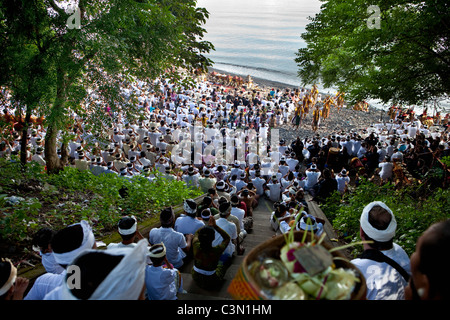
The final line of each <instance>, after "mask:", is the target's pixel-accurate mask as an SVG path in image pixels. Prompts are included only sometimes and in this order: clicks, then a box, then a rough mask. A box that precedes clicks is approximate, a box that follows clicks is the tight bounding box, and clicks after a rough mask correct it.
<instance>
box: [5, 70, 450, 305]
mask: <svg viewBox="0 0 450 320" xmlns="http://www.w3.org/2000/svg"><path fill="white" fill-rule="evenodd" d="M122 94H124V95H125V96H126V97H130V96H136V97H137V99H138V100H137V101H138V105H137V107H138V108H139V109H140V110H141V111H142V114H143V117H141V118H140V120H139V121H128V120H127V118H126V116H125V112H123V111H121V110H118V111H117V112H111V110H107V109H105V112H107V113H108V115H109V116H110V117H111V118H112V121H111V123H112V124H111V125H106V124H105V130H104V132H106V133H107V138H108V139H109V143H106V144H105V143H104V142H103V141H96V140H95V135H94V134H93V133H92V132H90V131H89V129H88V127H87V126H85V124H84V123H83V122H82V121H80V120H79V119H78V120H77V116H76V115H74V126H73V130H74V133H75V137H74V139H73V140H72V141H70V142H69V143H68V148H69V155H70V157H69V161H68V163H67V165H68V166H72V167H74V168H77V169H79V170H90V171H91V172H92V173H93V174H94V175H100V174H116V175H120V176H122V177H124V178H125V179H133V176H136V175H144V176H146V177H148V179H150V180H152V179H154V178H155V176H156V175H163V176H165V177H166V178H167V179H176V180H181V181H184V182H185V183H186V186H187V187H194V188H200V189H201V190H202V191H203V192H204V193H205V194H206V196H205V197H204V198H203V200H202V201H201V203H196V202H195V201H193V200H192V199H186V200H185V201H184V203H183V209H184V213H183V214H182V215H181V216H179V217H176V216H175V214H174V211H173V209H172V208H166V209H164V210H162V211H161V213H160V222H161V227H159V228H154V229H152V230H151V231H150V233H149V234H148V236H143V235H141V234H140V233H139V231H138V228H137V220H136V219H135V218H134V217H131V216H129V217H128V216H127V217H124V218H122V219H121V220H120V221H119V222H118V232H119V234H120V235H121V236H122V242H120V243H115V244H110V245H108V248H107V249H106V250H97V249H96V241H95V238H94V236H93V233H92V229H91V227H90V226H89V224H88V223H87V222H86V221H81V222H80V223H77V224H74V225H70V226H68V227H66V228H64V229H62V230H59V231H57V232H56V231H53V230H49V229H44V230H41V231H40V232H39V233H38V234H37V235H36V238H35V242H34V244H35V246H36V248H37V250H38V251H39V252H40V255H41V256H42V262H43V265H44V267H45V268H46V270H47V273H46V274H44V275H42V276H40V277H39V278H37V280H36V281H35V283H34V284H33V286H32V287H31V288H30V290H29V291H28V293H27V294H26V296H25V297H24V299H29V300H44V299H45V300H66V299H149V300H161V299H168V300H170V299H177V294H178V293H180V292H183V290H184V289H183V281H182V278H181V276H180V272H179V270H178V269H179V268H181V267H182V266H183V265H184V264H185V262H186V261H187V259H193V261H194V267H193V270H192V277H193V279H194V281H195V282H196V283H197V284H198V285H199V286H201V287H203V288H206V289H214V288H216V287H217V285H220V282H221V281H222V280H223V277H224V274H225V272H226V270H227V268H228V266H229V265H230V261H231V259H233V257H234V256H235V255H243V254H244V252H245V246H244V244H245V238H246V236H247V234H248V232H250V231H251V230H252V226H253V210H254V209H255V208H256V207H257V206H258V200H259V199H260V198H261V197H264V198H265V199H267V200H269V201H270V202H271V203H273V213H272V215H271V217H270V220H269V221H268V224H270V226H271V227H272V228H273V229H274V230H275V231H278V232H281V233H285V232H287V231H288V230H290V228H293V227H295V228H298V229H302V230H309V229H313V230H315V232H316V233H317V234H320V233H321V232H323V221H321V220H320V219H319V218H317V217H314V216H312V215H310V214H309V212H308V203H307V201H306V200H305V194H309V195H311V197H312V199H313V200H314V201H316V202H318V203H322V202H324V201H326V199H327V198H328V197H329V196H330V195H332V194H333V193H334V192H336V191H337V192H339V193H340V194H344V193H346V192H348V188H349V186H350V184H351V183H356V184H357V183H358V179H359V178H361V177H362V176H366V177H368V178H373V177H376V176H378V177H379V181H380V183H385V182H387V181H392V182H396V181H397V182H398V181H401V182H402V183H403V182H404V181H408V179H412V178H415V179H423V177H424V176H425V174H426V172H427V171H428V170H429V169H430V168H432V167H433V166H434V165H435V162H436V161H440V159H441V158H442V157H444V156H447V155H449V152H450V151H449V141H448V134H449V131H448V130H447V128H448V127H447V126H448V124H446V126H441V127H433V128H430V127H428V126H427V125H424V124H423V123H422V122H421V121H420V120H419V119H416V118H414V117H413V118H410V119H401V118H400V117H397V116H396V115H395V114H393V116H392V118H391V119H390V120H389V121H388V122H381V121H380V122H379V123H374V124H373V125H371V126H370V127H367V128H361V129H359V130H349V131H348V132H346V131H345V130H340V131H338V132H335V133H333V134H330V135H326V136H320V135H319V134H316V135H314V136H313V137H309V138H308V137H297V138H296V139H294V140H293V141H284V140H283V139H279V137H278V135H277V132H276V129H277V127H279V126H282V125H285V126H289V127H298V126H299V125H301V120H302V119H304V115H302V116H301V117H300V116H299V114H300V112H305V110H304V108H303V109H302V107H301V106H302V103H301V101H302V100H303V98H304V97H310V96H311V95H314V96H315V97H316V98H317V96H318V95H320V94H318V93H316V92H315V91H314V90H312V91H310V92H309V91H308V90H306V91H305V90H295V89H294V90H291V89H285V90H281V89H278V90H267V91H263V90H245V89H242V88H227V87H224V86H219V85H217V84H214V83H211V82H209V81H207V80H203V81H197V84H196V86H194V87H192V88H183V87H181V88H180V87H177V86H175V85H174V84H172V83H170V81H168V80H166V79H164V78H158V79H156V80H154V81H149V82H143V81H138V82H136V83H133V84H127V85H124V88H123V92H122ZM318 106H319V105H317V106H311V110H312V111H313V110H319V107H318ZM320 106H322V107H321V108H322V111H323V104H321V105H320ZM330 107H331V105H328V107H327V108H330ZM340 107H342V106H340ZM300 109H301V111H299V110H300ZM312 111H311V112H312ZM329 111H330V110H328V111H327V112H329ZM330 112H333V110H332V109H331V111H330ZM4 114H5V115H7V114H14V106H13V105H6V106H4ZM312 119H313V123H312V125H313V126H318V125H319V122H318V121H316V120H317V119H316V116H314V115H313V117H312ZM314 119H316V120H314ZM303 125H305V124H303ZM13 128H14V127H13ZM45 134H46V132H45V128H44V127H43V126H42V125H41V124H39V123H36V124H35V125H34V126H32V127H31V128H30V130H29V136H28V137H27V143H28V144H27V153H28V154H27V159H28V160H29V161H36V162H38V163H39V164H41V165H43V166H45V164H46V162H45V157H44V156H43V150H44V140H45V139H44V138H45ZM4 136H5V137H6V139H5V140H4V141H2V143H1V146H0V154H1V156H3V157H11V156H12V155H14V154H18V153H19V152H20V133H19V132H18V131H16V130H14V129H13V130H11V131H9V132H8V134H7V135H4ZM59 146H62V144H61V141H60V144H59ZM58 154H61V150H58ZM351 178H354V179H355V180H351ZM374 206H375V207H376V208H377V209H378V211H380V212H381V213H374V218H373V219H372V218H367V219H368V221H370V223H369V225H371V226H373V227H370V226H369V228H367V225H368V223H367V222H365V223H363V222H361V223H362V227H361V228H362V230H364V232H365V234H363V233H362V238H363V237H364V238H367V239H368V238H371V239H374V240H376V241H379V242H385V241H387V240H388V241H391V242H392V238H391V239H387V236H381V237H379V239H378V238H377V236H379V235H380V234H381V233H384V231H380V230H390V225H389V224H390V223H392V221H394V220H395V218H394V216H393V214H392V212H391V211H390V210H389V208H385V206H384V205H383V204H378V205H372V207H371V208H369V209H367V210H366V209H364V214H365V215H366V216H367V214H368V212H369V211H370V212H371V210H372V209H373V207H374ZM379 207H380V208H382V210H379ZM386 212H387V213H388V214H386ZM297 214H300V215H301V219H297V220H298V224H297V225H295V226H294V225H293V224H292V221H296V215H297ZM378 218H379V219H381V220H380V221H381V222H380V224H382V225H383V226H381V227H380V226H378V227H377V222H373V221H376V220H377V219H378ZM383 228H385V229H383ZM392 228H394V229H395V226H393V227H392ZM366 229H369V230H371V231H373V232H372V233H371V231H367V230H366ZM373 229H376V230H378V231H374V230H373ZM432 229H433V230H435V231H436V230H438V231H439V232H440V233H439V235H441V234H442V235H445V237H446V238H445V237H444V238H445V240H439V241H437V240H436V237H437V235H436V233H435V232H434V233H432V234H431V232H428V231H427V232H426V233H425V234H424V236H423V237H422V238H421V239H419V242H418V247H417V250H418V251H419V250H420V253H417V255H416V254H415V256H414V257H415V258H414V261H413V259H411V268H410V269H409V268H408V266H409V258H408V257H406V258H405V256H404V254H402V253H399V252H400V251H401V250H400V249H399V248H397V247H396V246H394V245H393V244H392V243H391V244H390V245H389V244H388V245H387V247H383V246H382V247H381V248H384V249H385V250H393V252H395V254H392V255H391V258H393V259H394V260H395V256H396V254H398V255H399V256H401V259H402V261H401V262H402V264H403V265H404V267H405V268H406V269H407V273H408V274H410V275H411V274H412V279H414V284H415V285H419V283H420V284H421V285H422V284H423V283H424V280H423V278H422V277H421V275H422V274H425V275H426V277H428V280H427V282H426V285H427V286H425V284H424V285H423V286H421V287H420V289H422V291H420V290H418V289H417V290H416V289H414V288H412V287H411V285H412V281H410V280H409V279H408V280H404V282H401V281H400V282H398V283H400V285H401V286H402V288H403V289H402V290H400V291H401V292H400V293H398V292H397V293H393V292H394V291H395V290H394V289H392V290H391V291H392V292H391V291H389V294H385V295H381V296H377V293H374V294H371V293H369V294H368V298H371V299H383V298H386V299H388V298H389V299H390V298H395V299H403V298H404V297H409V296H411V295H410V294H411V292H412V293H413V294H414V295H415V296H417V295H418V296H420V297H421V298H425V297H426V298H436V297H443V296H445V295H446V297H447V298H448V293H446V292H445V291H443V289H442V287H441V286H438V285H437V284H436V280H434V279H432V275H431V273H433V272H434V271H435V269H434V268H435V267H433V266H432V265H431V263H428V262H426V261H424V259H425V258H424V257H427V258H426V259H430V260H429V261H432V259H435V256H434V254H435V252H434V251H433V250H437V249H435V247H438V246H441V245H442V241H447V242H448V229H449V227H448V221H447V222H446V223H445V224H444V223H443V224H439V225H437V226H433V227H432ZM445 232H447V233H445ZM390 235H392V233H391V234H390ZM430 238H431V239H430ZM386 239H387V240H386ZM425 243H426V244H425ZM384 249H380V250H384ZM424 251H426V252H425V253H424ZM430 255H431V256H430ZM419 257H420V258H419ZM366 259H369V258H366ZM354 263H355V264H356V265H357V266H359V267H361V268H362V269H363V270H365V271H363V272H366V271H367V272H368V273H370V268H368V265H367V263H365V264H363V263H361V264H359V260H354ZM377 263H384V262H377ZM425 264H426V265H427V267H422V266H423V265H425ZM73 266H76V267H77V268H71V267H73ZM385 269H387V266H386V265H383V266H382V267H381V268H380V270H385ZM14 270H15V268H14V266H13V265H12V264H11V263H10V261H8V260H3V261H2V263H1V277H2V278H1V279H0V286H1V290H2V291H1V293H2V297H3V298H16V299H18V298H19V299H20V298H21V297H23V295H24V293H25V288H26V284H27V282H26V280H19V279H20V278H17V279H16V275H15V271H14ZM130 270H132V271H133V272H130ZM391 271H392V270H389V272H391ZM77 272H80V274H81V286H77V285H79V284H80V283H79V282H77V281H78V280H77V279H76V275H77ZM383 272H384V271H383ZM415 272H416V273H415ZM366 276H368V277H369V274H366ZM13 279H14V280H13ZM394 282H395V281H394ZM408 283H409V285H408ZM377 285H378V284H374V285H373V286H371V288H372V287H373V288H376V287H377ZM390 285H391V284H390ZM393 286H394V285H393ZM368 287H369V286H368ZM409 287H411V288H410V289H408V288H409ZM80 288H81V289H80ZM405 288H407V289H406V292H405ZM408 295H409V296H408Z"/></svg>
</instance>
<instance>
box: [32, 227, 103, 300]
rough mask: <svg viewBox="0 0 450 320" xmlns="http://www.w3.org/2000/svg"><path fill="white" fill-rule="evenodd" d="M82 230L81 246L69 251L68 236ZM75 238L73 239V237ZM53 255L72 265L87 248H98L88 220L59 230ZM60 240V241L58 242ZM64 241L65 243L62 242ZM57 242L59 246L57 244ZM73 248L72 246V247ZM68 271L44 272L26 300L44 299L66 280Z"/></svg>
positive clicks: (65, 263) (60, 263)
mask: <svg viewBox="0 0 450 320" xmlns="http://www.w3.org/2000/svg"><path fill="white" fill-rule="evenodd" d="M75 229H79V230H80V233H79V235H80V243H81V244H80V246H79V247H78V248H76V249H73V250H70V251H68V249H67V246H66V243H65V242H66V240H69V239H67V236H68V235H69V234H73V232H72V231H73V230H75ZM72 240H73V239H72ZM52 242H53V243H52V248H53V256H54V258H55V261H56V263H58V264H59V265H61V266H63V267H65V266H68V265H70V264H71V263H72V262H73V260H74V259H75V258H76V257H77V256H78V255H79V254H81V253H82V252H83V251H85V250H89V249H92V248H96V243H95V237H94V233H93V232H92V228H91V226H90V225H89V224H88V222H87V221H84V220H82V221H81V222H80V223H76V224H73V225H70V226H68V227H66V228H64V229H62V230H60V231H58V232H57V233H56V234H55V236H54V238H53V240H52ZM57 242H58V243H57ZM60 242H63V243H60ZM56 243H57V246H56ZM71 249H72V248H71ZM66 273H67V271H66V270H64V271H63V272H61V273H58V274H55V273H44V274H43V275H41V276H39V277H38V278H37V279H36V281H35V282H34V284H33V286H32V287H31V289H30V291H29V292H28V294H27V295H26V296H25V298H24V300H44V299H46V296H47V294H50V292H51V291H53V290H54V289H57V288H58V287H60V286H61V285H62V284H63V283H64V282H65V281H64V279H65V277H66Z"/></svg>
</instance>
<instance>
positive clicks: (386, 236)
mask: <svg viewBox="0 0 450 320" xmlns="http://www.w3.org/2000/svg"><path fill="white" fill-rule="evenodd" d="M375 206H380V207H382V208H383V209H385V210H386V211H387V212H389V213H390V215H391V222H390V223H389V226H388V227H387V228H386V229H385V230H378V229H376V228H374V227H373V226H372V225H371V224H370V222H369V212H370V210H372V208H373V207H375ZM360 224H361V228H362V229H363V231H364V232H365V233H366V234H367V235H368V236H369V237H370V238H372V239H373V240H375V241H381V242H385V241H389V240H391V239H392V238H394V236H395V230H396V229H397V221H396V220H395V216H394V214H393V213H392V210H391V209H389V207H388V206H387V205H385V204H384V203H383V202H381V201H373V202H371V203H369V204H368V205H367V206H366V207H365V208H364V210H363V212H362V214H361V218H360Z"/></svg>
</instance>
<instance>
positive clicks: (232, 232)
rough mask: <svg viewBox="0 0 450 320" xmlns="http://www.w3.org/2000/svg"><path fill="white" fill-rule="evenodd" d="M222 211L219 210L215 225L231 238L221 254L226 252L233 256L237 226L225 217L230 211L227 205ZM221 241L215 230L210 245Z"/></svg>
mask: <svg viewBox="0 0 450 320" xmlns="http://www.w3.org/2000/svg"><path fill="white" fill-rule="evenodd" d="M223 207H225V206H223ZM219 208H220V207H219ZM223 211H224V212H220V214H219V218H218V219H217V220H216V225H217V226H219V227H220V228H221V229H223V230H224V231H225V232H226V233H228V234H229V236H230V238H231V241H230V243H229V244H228V246H227V248H226V249H225V251H224V252H223V254H226V255H227V256H229V257H231V256H233V253H234V252H235V250H236V245H235V243H236V241H237V237H238V234H237V228H236V225H235V224H234V223H233V222H230V221H228V220H227V217H228V216H229V215H230V213H231V210H230V209H229V207H228V208H227V209H226V210H223ZM222 241H223V238H222V236H221V235H220V234H219V233H218V232H217V231H216V233H215V238H214V241H213V243H212V246H213V247H215V246H217V245H219V244H221V243H222Z"/></svg>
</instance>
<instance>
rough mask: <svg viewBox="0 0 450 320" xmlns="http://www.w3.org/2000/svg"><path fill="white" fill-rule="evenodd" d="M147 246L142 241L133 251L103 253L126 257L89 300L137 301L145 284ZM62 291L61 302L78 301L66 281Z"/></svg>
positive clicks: (125, 249) (121, 250)
mask: <svg viewBox="0 0 450 320" xmlns="http://www.w3.org/2000/svg"><path fill="white" fill-rule="evenodd" d="M147 246H148V241H147V239H142V240H140V241H139V242H138V243H137V245H136V246H135V247H134V248H133V249H131V250H130V249H129V248H121V249H119V248H118V249H114V250H105V251H102V252H104V253H106V254H110V255H123V256H124V257H123V259H122V260H121V261H120V262H119V264H118V265H117V266H116V267H115V268H114V269H113V270H112V271H111V272H110V273H109V274H108V275H107V276H106V278H105V279H104V280H103V282H102V283H100V285H99V286H98V287H97V289H96V290H95V291H94V292H93V293H92V295H91V296H90V298H89V300H137V299H138V298H139V296H140V294H141V291H142V288H143V286H144V284H145V267H146V265H147V252H148V251H147V250H148V249H147ZM94 251H97V252H98V250H87V251H85V252H83V254H86V253H88V252H94ZM61 289H62V290H61V300H78V299H77V298H76V297H75V296H74V295H73V294H72V293H71V291H70V289H69V287H68V286H67V283H66V281H64V285H63V286H62V288H61Z"/></svg>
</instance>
